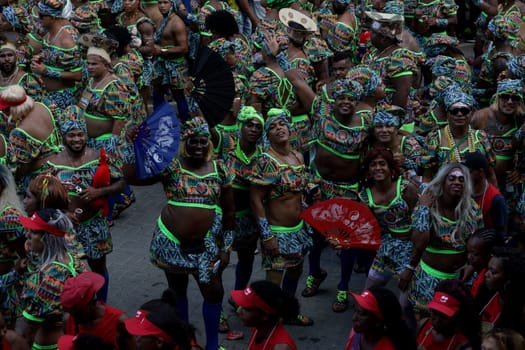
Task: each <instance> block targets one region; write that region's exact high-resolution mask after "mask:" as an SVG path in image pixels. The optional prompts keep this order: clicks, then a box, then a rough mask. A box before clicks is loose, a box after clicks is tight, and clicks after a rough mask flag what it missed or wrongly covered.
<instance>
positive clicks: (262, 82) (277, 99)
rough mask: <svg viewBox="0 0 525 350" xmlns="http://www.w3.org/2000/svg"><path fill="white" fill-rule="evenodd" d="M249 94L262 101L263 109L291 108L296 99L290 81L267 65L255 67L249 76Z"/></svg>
mask: <svg viewBox="0 0 525 350" xmlns="http://www.w3.org/2000/svg"><path fill="white" fill-rule="evenodd" d="M249 86H250V94H251V95H255V96H257V97H259V98H260V99H261V100H262V102H263V111H268V110H269V109H270V108H273V107H277V108H287V109H289V108H291V107H292V106H293V105H294V104H295V102H296V101H297V97H296V96H295V92H294V88H293V86H292V83H290V81H289V80H288V79H287V78H285V77H281V76H279V74H277V73H276V72H275V71H274V70H272V69H271V68H268V67H261V68H259V69H257V70H256V71H255V72H254V73H253V74H252V76H251V77H250V84H249Z"/></svg>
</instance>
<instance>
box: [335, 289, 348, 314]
mask: <svg viewBox="0 0 525 350" xmlns="http://www.w3.org/2000/svg"><path fill="white" fill-rule="evenodd" d="M346 310H348V292H347V291H346V290H338V291H337V295H336V297H335V301H334V303H333V304H332V311H333V312H345V311H346Z"/></svg>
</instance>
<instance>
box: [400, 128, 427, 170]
mask: <svg viewBox="0 0 525 350" xmlns="http://www.w3.org/2000/svg"><path fill="white" fill-rule="evenodd" d="M401 152H402V153H403V156H405V163H404V164H403V166H402V167H401V168H402V170H403V175H404V176H405V178H409V177H410V175H413V174H419V171H420V169H421V158H422V157H423V154H424V149H423V147H422V146H421V144H420V143H419V141H418V140H417V139H416V138H415V137H413V136H403V137H402V139H401Z"/></svg>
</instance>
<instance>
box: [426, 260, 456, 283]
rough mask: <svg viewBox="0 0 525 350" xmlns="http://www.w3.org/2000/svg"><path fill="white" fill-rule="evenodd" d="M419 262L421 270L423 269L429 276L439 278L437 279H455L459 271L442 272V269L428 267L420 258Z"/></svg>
mask: <svg viewBox="0 0 525 350" xmlns="http://www.w3.org/2000/svg"><path fill="white" fill-rule="evenodd" d="M419 264H420V265H421V269H422V270H423V271H425V272H426V273H427V274H429V275H430V276H432V277H436V278H439V279H442V280H449V279H455V278H458V277H459V273H458V272H452V273H450V272H443V271H439V270H436V269H435V268H433V267H430V266H429V265H428V264H427V263H425V262H424V261H423V260H421V261H420V262H419Z"/></svg>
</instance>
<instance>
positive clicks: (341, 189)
mask: <svg viewBox="0 0 525 350" xmlns="http://www.w3.org/2000/svg"><path fill="white" fill-rule="evenodd" d="M319 189H320V190H321V199H322V200H326V199H331V198H336V197H341V198H348V199H351V200H354V201H355V200H358V199H359V197H358V195H357V193H358V191H359V188H358V184H357V183H355V184H349V183H348V184H347V183H338V182H333V181H328V180H325V179H322V178H321V182H320V183H319Z"/></svg>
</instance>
